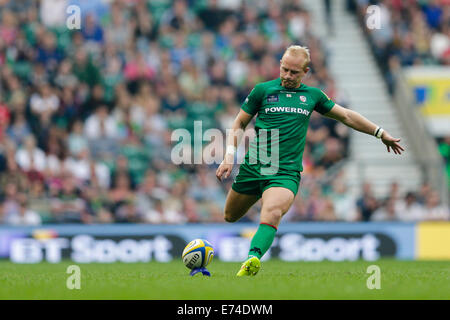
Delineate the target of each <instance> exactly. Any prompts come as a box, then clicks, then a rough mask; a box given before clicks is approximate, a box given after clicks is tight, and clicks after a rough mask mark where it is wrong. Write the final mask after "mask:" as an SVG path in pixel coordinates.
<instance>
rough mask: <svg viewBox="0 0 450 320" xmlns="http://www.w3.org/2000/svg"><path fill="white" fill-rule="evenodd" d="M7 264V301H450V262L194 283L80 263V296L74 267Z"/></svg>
mask: <svg viewBox="0 0 450 320" xmlns="http://www.w3.org/2000/svg"><path fill="white" fill-rule="evenodd" d="M71 264H74V263H72V262H68V261H66V262H63V263H60V264H49V263H40V264H35V265H20V264H13V263H10V262H5V261H3V262H0V299H139V300H140V299H162V300H178V299H179V300H184V299H194V300H196V299H206V300H209V299H211V300H218V299H225V300H227V299H239V300H240V299H275V300H278V299H280V300H290V299H294V300H298V299H314V300H316V299H446V300H448V299H450V261H396V260H386V259H383V260H378V261H375V262H367V261H356V262H283V261H279V260H271V261H267V262H263V263H262V269H261V271H260V272H259V273H258V275H257V276H255V277H245V278H237V277H236V276H235V274H236V272H237V270H238V269H239V267H240V263H224V262H220V261H213V262H212V264H211V265H210V266H209V269H210V271H211V273H212V277H211V278H208V277H204V276H202V275H201V274H200V275H197V276H195V277H190V276H189V275H188V274H189V270H188V269H187V268H186V267H184V265H183V264H182V262H181V260H180V261H178V260H175V261H172V262H170V263H157V262H150V263H140V264H125V263H114V264H78V266H79V267H80V269H81V289H80V290H76V289H73V290H69V289H67V287H66V282H67V278H68V277H69V276H70V274H67V273H66V270H67V267H68V266H69V265H71ZM372 264H375V265H378V266H379V267H380V270H381V289H378V290H377V289H372V290H369V289H368V288H367V286H366V282H367V279H368V278H369V277H370V275H371V274H368V273H366V271H367V267H368V266H370V265H372Z"/></svg>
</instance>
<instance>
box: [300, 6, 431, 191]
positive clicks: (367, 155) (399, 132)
mask: <svg viewBox="0 0 450 320" xmlns="http://www.w3.org/2000/svg"><path fill="white" fill-rule="evenodd" d="M302 3H303V4H304V6H305V8H306V9H307V10H309V12H310V14H311V25H312V29H313V30H312V32H313V33H314V34H315V35H316V36H318V37H319V38H320V39H321V40H322V43H323V45H324V46H325V49H326V51H327V54H328V67H329V71H330V72H331V74H332V76H333V77H334V79H335V80H336V86H337V87H338V88H339V89H340V90H343V91H344V92H345V93H346V94H347V95H348V97H349V101H350V105H349V106H348V107H349V108H351V109H353V110H355V111H357V112H359V113H361V114H362V115H364V116H365V117H367V118H368V119H370V120H371V121H373V122H375V123H376V124H379V125H380V126H382V127H383V128H385V129H386V130H388V131H389V132H390V133H391V134H392V135H393V136H394V137H400V138H402V141H401V143H402V145H404V146H405V147H406V148H405V149H406V152H405V153H403V154H402V155H401V156H398V155H394V153H393V152H392V151H391V153H388V152H387V150H386V147H385V146H384V145H383V144H382V143H381V142H380V141H377V140H376V138H374V137H373V136H369V135H366V134H362V133H359V132H352V133H351V137H350V146H349V147H350V159H349V161H347V162H346V163H345V165H344V171H345V177H346V181H347V182H348V187H349V191H350V192H352V193H353V194H355V195H358V194H360V193H361V192H360V190H361V186H362V184H363V183H364V182H366V181H367V182H370V183H371V184H372V190H373V191H374V193H375V195H376V196H379V197H383V196H386V195H387V193H388V192H389V186H390V185H391V183H392V182H394V181H395V182H398V184H399V189H400V192H401V193H403V192H405V191H409V190H418V188H419V186H420V184H421V183H422V179H423V178H424V177H423V176H422V174H423V173H422V170H421V167H420V165H419V162H418V161H417V159H416V157H415V156H414V153H412V152H411V151H409V150H408V136H407V135H406V131H405V130H404V128H403V127H402V123H401V121H399V118H398V115H397V112H396V109H395V105H394V102H393V100H392V98H391V96H390V95H389V93H388V90H387V86H386V84H385V81H384V80H383V77H382V74H381V72H380V70H379V68H378V66H377V65H376V61H375V59H374V57H373V55H372V53H371V52H370V47H369V44H368V43H367V41H366V39H365V38H364V34H363V31H362V29H361V27H360V26H359V23H358V20H357V18H356V16H355V15H353V14H352V13H350V12H347V11H346V8H345V0H333V1H331V3H332V17H333V23H334V27H333V30H334V35H333V36H330V35H328V33H327V27H326V20H325V11H324V3H323V1H319V0H303V2H302Z"/></svg>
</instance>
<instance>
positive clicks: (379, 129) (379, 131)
mask: <svg viewBox="0 0 450 320" xmlns="http://www.w3.org/2000/svg"><path fill="white" fill-rule="evenodd" d="M383 132H384V129H383V128H382V127H377V128H376V129H375V132H374V133H373V135H374V136H375V137H377V138H378V139H381V136H382V135H383Z"/></svg>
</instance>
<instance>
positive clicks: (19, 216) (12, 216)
mask: <svg viewBox="0 0 450 320" xmlns="http://www.w3.org/2000/svg"><path fill="white" fill-rule="evenodd" d="M18 203H19V208H18V211H11V212H8V214H9V215H8V218H7V219H6V223H7V224H11V225H33V226H36V225H40V224H41V217H40V216H39V214H37V213H36V212H34V211H33V210H30V209H29V208H28V201H27V198H26V196H25V195H24V194H21V195H20V196H19V199H18Z"/></svg>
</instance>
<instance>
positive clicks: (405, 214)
mask: <svg viewBox="0 0 450 320" xmlns="http://www.w3.org/2000/svg"><path fill="white" fill-rule="evenodd" d="M395 210H396V217H397V220H399V221H408V222H412V221H421V220H423V219H424V218H425V217H424V208H423V206H422V205H421V204H420V203H419V202H418V201H417V199H416V195H415V194H414V193H413V192H408V193H407V194H406V196H405V198H404V200H403V201H401V202H399V203H398V204H397V207H396V209H395Z"/></svg>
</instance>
